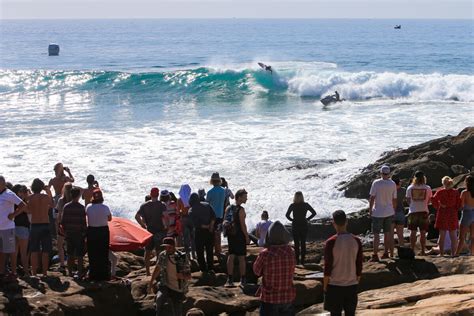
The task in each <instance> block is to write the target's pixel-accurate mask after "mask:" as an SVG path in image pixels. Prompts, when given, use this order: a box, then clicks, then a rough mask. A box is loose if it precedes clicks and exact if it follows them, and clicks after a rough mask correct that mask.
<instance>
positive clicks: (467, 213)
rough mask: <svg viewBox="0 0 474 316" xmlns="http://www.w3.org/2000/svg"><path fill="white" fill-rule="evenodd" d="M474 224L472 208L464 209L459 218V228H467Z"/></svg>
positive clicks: (473, 210)
mask: <svg viewBox="0 0 474 316" xmlns="http://www.w3.org/2000/svg"><path fill="white" fill-rule="evenodd" d="M473 223H474V208H467V207H464V209H463V211H462V216H461V226H465V227H469V226H471V225H472V224H473Z"/></svg>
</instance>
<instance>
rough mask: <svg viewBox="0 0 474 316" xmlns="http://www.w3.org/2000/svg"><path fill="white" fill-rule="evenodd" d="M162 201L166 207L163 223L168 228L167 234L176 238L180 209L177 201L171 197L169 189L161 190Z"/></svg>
mask: <svg viewBox="0 0 474 316" xmlns="http://www.w3.org/2000/svg"><path fill="white" fill-rule="evenodd" d="M160 201H161V203H163V204H164V205H165V207H166V210H165V211H164V212H163V224H164V225H165V229H166V236H167V237H173V238H176V236H177V235H178V232H177V223H178V211H177V205H176V203H175V202H174V201H173V200H172V199H171V194H170V192H169V191H168V190H163V191H161V195H160Z"/></svg>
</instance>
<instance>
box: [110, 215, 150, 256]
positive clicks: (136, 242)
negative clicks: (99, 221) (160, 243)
mask: <svg viewBox="0 0 474 316" xmlns="http://www.w3.org/2000/svg"><path fill="white" fill-rule="evenodd" d="M109 230H110V250H112V251H131V250H137V249H139V248H143V247H144V246H145V245H146V244H147V243H148V242H149V241H150V240H151V238H152V237H153V235H152V234H151V233H149V232H148V231H147V230H145V229H143V228H141V227H140V226H139V225H137V224H135V223H133V222H132V221H130V220H128V219H125V218H120V217H113V218H112V221H110V222H109Z"/></svg>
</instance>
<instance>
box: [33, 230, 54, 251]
mask: <svg viewBox="0 0 474 316" xmlns="http://www.w3.org/2000/svg"><path fill="white" fill-rule="evenodd" d="M28 246H29V248H28V249H29V251H30V252H49V253H50V252H51V251H52V250H53V242H52V239H51V230H50V227H49V224H31V230H30V240H29V242H28Z"/></svg>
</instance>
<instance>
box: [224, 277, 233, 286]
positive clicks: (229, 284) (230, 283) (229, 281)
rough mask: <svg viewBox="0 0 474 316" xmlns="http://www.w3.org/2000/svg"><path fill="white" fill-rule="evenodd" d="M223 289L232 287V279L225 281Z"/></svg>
mask: <svg viewBox="0 0 474 316" xmlns="http://www.w3.org/2000/svg"><path fill="white" fill-rule="evenodd" d="M224 287H234V282H232V279H231V278H228V279H227V282H226V284H225V285H224Z"/></svg>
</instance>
